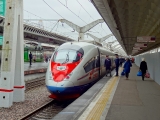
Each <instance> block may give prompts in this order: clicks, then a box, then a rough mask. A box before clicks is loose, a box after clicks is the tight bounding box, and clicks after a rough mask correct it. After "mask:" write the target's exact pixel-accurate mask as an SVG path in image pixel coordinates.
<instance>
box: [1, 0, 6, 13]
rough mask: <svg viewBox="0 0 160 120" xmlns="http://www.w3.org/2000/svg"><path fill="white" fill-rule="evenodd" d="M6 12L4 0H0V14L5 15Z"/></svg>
mask: <svg viewBox="0 0 160 120" xmlns="http://www.w3.org/2000/svg"><path fill="white" fill-rule="evenodd" d="M5 12H6V0H0V15H1V16H5Z"/></svg>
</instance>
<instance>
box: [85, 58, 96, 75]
mask: <svg viewBox="0 0 160 120" xmlns="http://www.w3.org/2000/svg"><path fill="white" fill-rule="evenodd" d="M95 67H96V66H95V57H94V58H92V59H90V60H89V61H88V62H87V63H86V64H85V65H84V70H85V72H86V73H87V72H89V71H91V70H92V69H94V68H95Z"/></svg>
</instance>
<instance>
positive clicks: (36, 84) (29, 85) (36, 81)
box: [25, 77, 45, 92]
mask: <svg viewBox="0 0 160 120" xmlns="http://www.w3.org/2000/svg"><path fill="white" fill-rule="evenodd" d="M42 85H45V77H41V78H37V79H33V80H29V81H27V82H26V86H25V87H26V90H25V91H26V92H28V91H29V90H31V89H33V88H36V87H39V86H42Z"/></svg>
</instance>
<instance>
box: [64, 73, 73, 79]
mask: <svg viewBox="0 0 160 120" xmlns="http://www.w3.org/2000/svg"><path fill="white" fill-rule="evenodd" d="M72 74H73V72H71V73H69V74H68V75H67V76H66V78H65V80H68V79H69V78H70V77H71V76H72Z"/></svg>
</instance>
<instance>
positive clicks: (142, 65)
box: [139, 58, 148, 81]
mask: <svg viewBox="0 0 160 120" xmlns="http://www.w3.org/2000/svg"><path fill="white" fill-rule="evenodd" d="M139 69H140V70H141V72H142V80H143V81H144V76H145V74H146V71H147V70H148V67H147V63H146V62H145V59H144V58H142V62H141V64H140V68H139Z"/></svg>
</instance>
